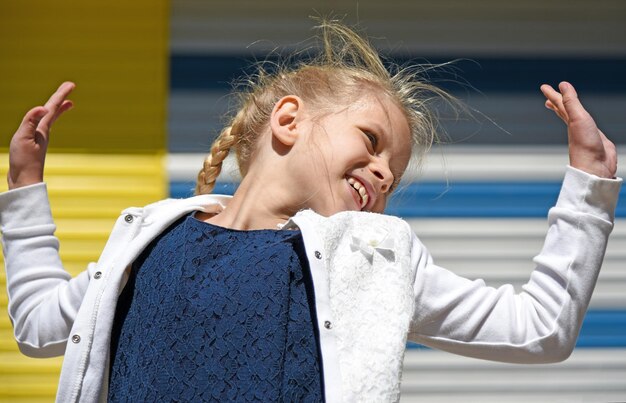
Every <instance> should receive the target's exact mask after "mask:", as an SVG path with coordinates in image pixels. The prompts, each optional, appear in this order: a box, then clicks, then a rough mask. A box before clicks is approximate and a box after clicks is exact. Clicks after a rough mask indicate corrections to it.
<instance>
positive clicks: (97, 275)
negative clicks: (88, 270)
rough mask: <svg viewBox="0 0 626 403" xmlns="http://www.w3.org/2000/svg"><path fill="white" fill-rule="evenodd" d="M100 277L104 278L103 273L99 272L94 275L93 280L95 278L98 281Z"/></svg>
mask: <svg viewBox="0 0 626 403" xmlns="http://www.w3.org/2000/svg"><path fill="white" fill-rule="evenodd" d="M100 277H102V272H101V271H97V272H95V273H94V275H93V278H95V279H96V280H97V279H99V278H100Z"/></svg>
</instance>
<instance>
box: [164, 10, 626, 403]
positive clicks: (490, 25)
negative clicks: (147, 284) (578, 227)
mask: <svg viewBox="0 0 626 403" xmlns="http://www.w3.org/2000/svg"><path fill="white" fill-rule="evenodd" d="M330 12H334V13H335V15H339V16H341V15H344V14H345V15H346V21H348V22H356V21H358V22H359V23H360V26H361V27H362V28H364V29H365V31H366V32H367V33H368V34H369V35H370V36H371V38H372V40H373V42H374V43H375V44H376V45H377V46H378V47H379V48H381V49H382V50H383V51H385V52H386V53H387V54H389V55H391V56H392V57H394V58H395V59H397V60H399V61H400V62H407V61H415V62H424V61H430V62H445V61H449V60H454V59H459V58H461V59H463V60H459V61H457V62H456V63H455V64H454V66H455V69H453V70H452V71H451V72H449V73H447V74H446V73H442V74H434V75H433V76H431V77H432V78H433V79H435V80H436V81H437V82H438V83H439V84H440V85H443V86H444V87H445V88H447V89H448V90H450V91H452V92H453V93H455V94H456V95H458V96H459V97H461V98H463V99H464V100H466V102H467V103H468V104H469V105H470V107H472V108H475V109H476V110H477V113H475V114H474V116H475V118H476V119H475V120H471V119H467V120H461V121H458V122H454V123H453V124H448V125H447V126H446V127H447V129H448V130H449V135H450V137H451V142H452V143H453V145H451V146H450V145H448V146H445V147H442V148H441V149H439V148H438V149H435V150H434V151H433V153H431V156H430V157H429V159H428V164H427V165H426V169H425V172H424V174H423V175H422V176H421V177H418V175H416V174H415V173H409V174H408V175H407V177H408V180H407V181H405V186H404V189H401V190H400V192H399V193H398V196H397V197H396V198H395V200H394V201H393V202H392V204H391V206H390V208H389V212H391V213H394V214H399V215H402V216H404V217H405V218H407V219H408V220H409V222H410V223H411V225H412V226H413V228H414V229H415V231H416V233H417V234H418V235H419V236H420V237H421V238H422V240H423V241H424V243H425V244H426V245H427V246H428V247H429V248H430V250H431V252H432V253H433V255H434V257H435V259H436V261H437V262H438V264H440V265H443V266H445V267H448V268H450V269H452V270H454V271H455V272H457V273H459V274H462V275H465V276H468V277H472V278H476V277H481V278H484V279H486V281H487V282H488V283H489V284H492V285H499V284H502V283H513V284H515V285H516V286H519V285H521V284H522V283H523V282H525V281H526V279H527V277H528V275H529V273H530V270H532V267H533V264H532V260H531V259H532V257H533V256H534V255H535V254H536V253H537V252H538V251H539V250H540V247H541V243H542V240H543V236H544V234H545V231H546V224H545V215H546V213H547V210H548V208H549V207H550V206H551V205H552V204H553V203H554V201H555V200H556V195H557V193H558V189H559V182H560V180H561V178H562V175H563V169H564V166H565V164H566V163H567V150H566V145H565V144H566V135H565V130H564V128H563V126H562V123H561V122H560V121H559V120H558V119H556V118H555V117H554V116H552V113H551V112H550V111H547V110H545V108H544V107H543V100H542V95H541V94H540V92H539V90H538V88H539V86H540V85H541V84H542V83H543V82H548V83H552V84H555V83H557V82H558V81H559V80H570V81H572V82H573V83H574V84H575V85H576V86H577V89H578V90H579V93H580V94H581V97H583V100H584V102H585V105H586V106H587V107H588V108H589V109H590V110H591V111H592V112H593V113H594V116H595V117H596V119H597V121H598V122H599V124H600V126H601V127H602V128H603V130H605V132H606V133H608V134H609V135H610V136H612V138H613V139H614V140H615V141H616V142H617V143H619V145H622V148H624V145H626V130H625V129H626V115H625V114H624V113H623V109H624V105H626V81H625V80H623V72H624V71H626V41H625V40H624V39H625V38H626V24H624V21H626V3H624V2H621V1H600V2H587V1H564V0H558V1H552V2H544V1H536V0H531V1H524V2H522V1H518V2H504V3H503V2H498V1H492V0H478V1H472V2H466V1H419V2H414V1H387V2H375V1H358V2H356V1H303V2H296V3H294V2H291V3H285V2H279V1H266V2H253V1H241V2H236V3H219V4H215V3H209V2H202V1H191V0H181V1H177V2H175V3H174V4H173V8H172V28H171V55H172V56H171V81H170V85H171V94H170V98H169V111H170V114H169V133H170V137H169V150H170V152H172V153H173V154H171V155H170V160H169V172H170V179H171V182H170V183H171V188H170V189H171V194H172V195H175V196H183V195H187V194H189V192H190V189H191V188H192V187H193V186H192V185H193V184H192V181H193V177H194V175H195V173H196V171H197V169H198V167H199V166H200V163H201V160H202V155H201V154H193V153H202V152H205V151H206V150H208V148H209V146H210V143H211V139H212V137H213V136H214V135H215V133H216V132H217V131H218V130H219V129H220V128H221V120H220V118H221V116H222V115H223V113H224V112H225V111H226V110H227V106H228V105H227V98H225V95H226V94H227V93H228V90H229V83H230V81H231V80H232V79H233V78H235V77H237V76H238V75H239V74H240V73H241V71H243V69H245V68H246V66H247V65H248V63H249V60H252V59H254V58H255V57H256V58H262V57H263V55H264V54H265V53H266V52H267V51H271V50H274V49H275V48H276V47H280V46H285V47H286V49H287V50H289V49H291V48H292V47H293V46H294V45H297V44H299V45H300V46H302V43H303V42H305V43H306V39H307V38H309V37H311V35H312V32H311V27H312V26H313V25H314V22H313V21H311V20H310V19H309V18H308V16H309V15H327V14H328V13H330ZM472 87H474V88H475V89H472ZM621 151H622V152H623V150H621ZM624 157H625V155H624V154H622V160H623V158H624ZM224 172H225V174H224V175H223V177H222V178H223V181H224V184H223V185H219V186H218V188H217V189H218V190H217V191H218V192H230V191H232V190H233V189H234V186H236V182H237V175H236V168H235V167H233V166H232V165H231V166H230V167H227V168H225V169H224ZM229 173H230V174H231V175H229ZM233 173H234V174H233ZM620 174H621V176H624V171H623V169H621V168H620ZM624 206H625V205H624V203H620V205H619V208H618V216H619V218H618V222H617V224H616V228H615V231H614V235H613V238H612V239H611V242H610V244H609V249H608V251H607V258H606V263H605V265H604V268H603V272H602V274H601V275H600V278H599V281H598V287H597V290H596V293H595V295H594V298H593V300H592V305H591V310H590V312H589V314H588V315H587V318H586V321H585V324H584V327H583V331H582V333H581V337H580V339H579V342H578V347H577V349H576V351H575V352H574V354H573V355H572V357H571V358H570V359H569V360H567V361H566V362H564V363H561V364H554V365H537V366H528V365H505V364H499V363H490V362H485V361H479V360H472V359H467V358H464V357H457V356H454V355H451V354H447V353H442V352H438V351H433V350H425V349H415V348H411V349H409V350H408V352H407V356H406V360H405V374H404V382H403V395H402V400H403V401H406V402H410V401H427V402H435V401H436V402H446V401H450V402H451V401H455V402H456V401H459V400H462V401H469V402H496V401H497V402H500V401H507V402H509V401H516V402H527V401H622V400H625V399H626V382H624V381H623V380H624V379H626V376H625V375H626V297H624V292H623V290H624V289H625V286H626V255H625V254H624V251H626V229H625V227H626V226H625V225H624V223H625V221H624V217H625V216H626V211H625V210H624V209H625V207H624Z"/></svg>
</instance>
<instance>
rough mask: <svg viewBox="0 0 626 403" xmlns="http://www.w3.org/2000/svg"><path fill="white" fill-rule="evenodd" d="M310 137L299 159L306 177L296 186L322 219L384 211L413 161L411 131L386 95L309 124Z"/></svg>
mask: <svg viewBox="0 0 626 403" xmlns="http://www.w3.org/2000/svg"><path fill="white" fill-rule="evenodd" d="M309 136H310V137H309V138H308V139H307V143H308V144H307V145H308V147H307V151H306V153H307V154H308V156H300V157H299V158H300V160H299V162H300V164H301V165H302V166H301V167H300V168H303V169H304V170H305V171H304V172H305V175H307V179H308V180H305V181H304V183H301V184H300V185H299V186H298V188H299V189H298V191H299V192H302V193H303V197H305V198H306V200H307V202H306V207H308V208H311V209H313V210H315V211H316V212H318V213H320V214H322V215H332V214H334V213H337V212H340V211H347V210H363V211H373V212H380V213H382V212H383V211H384V209H385V206H386V204H387V198H388V196H389V195H390V193H391V192H392V191H393V189H394V188H395V187H396V186H397V184H398V182H399V181H400V177H401V176H402V174H403V173H404V171H405V169H406V167H407V165H408V163H409V159H410V157H411V134H410V129H409V125H408V122H407V119H406V117H405V115H404V114H403V112H402V111H401V110H400V108H399V107H398V106H397V105H396V104H395V103H394V102H392V101H391V100H389V99H387V98H386V97H380V98H377V97H374V96H368V97H364V98H362V99H361V100H360V101H358V102H357V103H355V104H354V105H352V106H350V107H348V108H342V109H341V110H340V111H339V112H337V113H333V114H330V115H327V116H325V117H323V118H321V119H318V120H311V130H310V131H309ZM309 164H310V166H307V165H309ZM301 172H302V171H301ZM306 172H308V174H307V173H306Z"/></svg>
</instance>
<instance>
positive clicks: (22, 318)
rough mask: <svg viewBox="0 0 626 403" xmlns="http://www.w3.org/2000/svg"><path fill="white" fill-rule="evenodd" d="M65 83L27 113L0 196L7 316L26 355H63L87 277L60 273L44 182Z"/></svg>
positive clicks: (63, 102) (63, 106)
mask: <svg viewBox="0 0 626 403" xmlns="http://www.w3.org/2000/svg"><path fill="white" fill-rule="evenodd" d="M73 88H74V85H73V84H72V83H64V84H63V85H61V86H60V87H59V89H58V90H57V91H56V92H55V93H54V94H53V95H52V97H51V98H50V100H49V101H48V102H47V103H46V104H45V106H39V107H35V108H33V109H31V110H30V111H29V112H28V113H27V114H26V116H25V117H24V120H23V121H22V124H21V125H20V127H19V128H18V130H17V132H16V133H15V135H14V136H13V138H12V140H11V145H10V155H9V165H10V166H9V173H8V177H7V180H8V183H9V189H10V190H9V191H8V192H6V193H3V194H1V195H0V223H1V224H2V235H3V247H4V250H3V251H4V257H5V265H6V270H7V290H8V295H9V316H10V317H11V321H12V323H13V326H14V332H15V338H16V340H17V342H18V345H19V347H20V349H21V350H22V352H24V353H25V354H27V355H32V356H38V357H49V356H54V355H61V354H63V352H64V350H65V343H66V340H67V337H68V334H69V332H70V329H71V326H72V323H73V321H74V318H75V316H76V313H77V311H78V308H79V306H80V302H81V301H82V297H83V295H84V293H85V290H86V288H87V285H88V283H89V276H88V274H87V273H86V272H85V273H82V274H81V275H79V276H78V277H76V278H75V279H71V278H70V275H69V274H68V273H67V272H66V271H65V270H64V269H63V266H62V264H61V261H60V259H59V254H58V248H59V242H58V239H57V238H56V237H55V236H54V231H55V226H54V223H53V221H52V215H51V213H50V207H49V204H48V198H47V193H46V188H45V185H44V184H43V183H42V180H43V167H44V161H45V155H46V150H47V145H48V138H49V132H50V126H51V125H52V124H53V123H54V121H55V120H56V119H57V118H58V117H59V116H60V115H61V114H62V113H63V112H65V111H66V110H68V109H70V108H71V106H72V103H71V102H70V101H68V100H66V99H65V98H66V97H67V95H68V94H69V93H70V92H71V91H72V89H73Z"/></svg>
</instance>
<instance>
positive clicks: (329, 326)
mask: <svg viewBox="0 0 626 403" xmlns="http://www.w3.org/2000/svg"><path fill="white" fill-rule="evenodd" d="M324 327H325V328H326V329H329V330H330V329H332V327H333V324H332V323H330V321H329V320H327V321H326V322H324Z"/></svg>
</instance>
